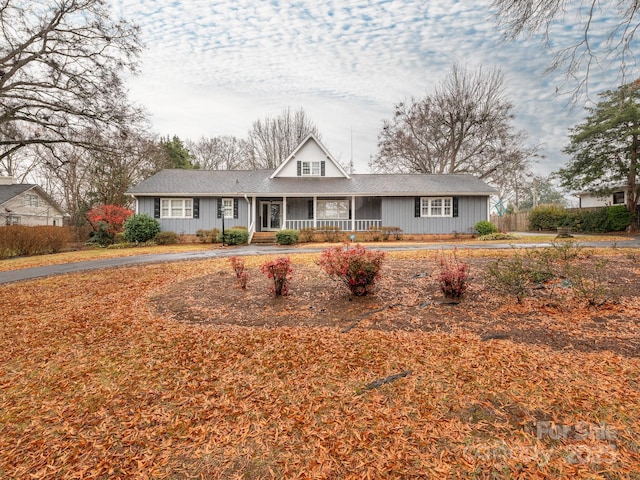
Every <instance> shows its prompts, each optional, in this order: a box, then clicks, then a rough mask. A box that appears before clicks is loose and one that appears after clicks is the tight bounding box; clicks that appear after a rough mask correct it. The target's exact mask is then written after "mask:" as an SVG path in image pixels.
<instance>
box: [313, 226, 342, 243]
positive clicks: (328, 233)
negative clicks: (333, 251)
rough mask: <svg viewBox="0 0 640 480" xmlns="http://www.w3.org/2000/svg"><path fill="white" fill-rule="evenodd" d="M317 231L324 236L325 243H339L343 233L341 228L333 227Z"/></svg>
mask: <svg viewBox="0 0 640 480" xmlns="http://www.w3.org/2000/svg"><path fill="white" fill-rule="evenodd" d="M317 231H318V232H320V233H322V234H323V235H324V240H325V242H337V241H338V240H339V239H340V236H341V233H342V231H341V230H340V227H332V226H326V227H321V228H319V229H318V230H317Z"/></svg>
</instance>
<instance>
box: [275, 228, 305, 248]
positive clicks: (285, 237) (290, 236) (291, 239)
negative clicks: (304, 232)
mask: <svg viewBox="0 0 640 480" xmlns="http://www.w3.org/2000/svg"><path fill="white" fill-rule="evenodd" d="M299 239H300V232H299V231H298V230H290V229H286V230H278V231H277V232H276V242H278V244H279V245H293V244H295V243H298V240H299Z"/></svg>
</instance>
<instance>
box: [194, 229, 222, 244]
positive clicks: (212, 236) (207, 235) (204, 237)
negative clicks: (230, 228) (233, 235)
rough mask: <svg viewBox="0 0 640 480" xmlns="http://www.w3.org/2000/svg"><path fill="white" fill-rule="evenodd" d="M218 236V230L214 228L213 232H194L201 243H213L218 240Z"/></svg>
mask: <svg viewBox="0 0 640 480" xmlns="http://www.w3.org/2000/svg"><path fill="white" fill-rule="evenodd" d="M219 234H220V230H218V229H217V228H214V229H213V230H198V231H197V232H196V237H198V240H200V242H201V243H214V242H215V241H216V240H217V239H218V235H219Z"/></svg>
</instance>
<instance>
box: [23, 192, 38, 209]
mask: <svg viewBox="0 0 640 480" xmlns="http://www.w3.org/2000/svg"><path fill="white" fill-rule="evenodd" d="M24 206H25V207H37V206H38V195H35V194H33V193H26V194H25V196H24Z"/></svg>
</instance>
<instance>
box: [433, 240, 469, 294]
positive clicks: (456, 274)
mask: <svg viewBox="0 0 640 480" xmlns="http://www.w3.org/2000/svg"><path fill="white" fill-rule="evenodd" d="M438 284H439V285H440V291H441V292H442V294H443V295H444V296H445V297H446V298H460V297H462V295H463V294H464V292H465V291H466V290H467V287H468V286H469V265H468V264H466V263H462V262H460V261H458V256H457V255H456V251H455V250H454V251H453V253H452V254H451V255H445V254H441V255H440V274H439V275H438Z"/></svg>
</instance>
